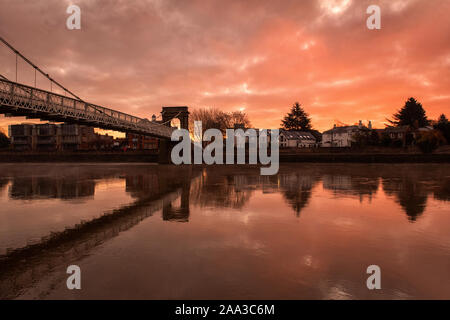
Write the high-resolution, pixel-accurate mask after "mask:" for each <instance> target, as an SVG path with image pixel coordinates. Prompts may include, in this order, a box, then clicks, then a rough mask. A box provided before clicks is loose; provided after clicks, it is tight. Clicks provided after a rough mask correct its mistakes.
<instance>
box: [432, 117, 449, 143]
mask: <svg viewBox="0 0 450 320" xmlns="http://www.w3.org/2000/svg"><path fill="white" fill-rule="evenodd" d="M434 128H435V129H437V130H439V131H440V132H441V133H442V135H443V136H444V138H445V140H446V142H447V143H450V121H448V119H447V117H446V116H445V114H441V116H440V117H439V119H438V121H437V123H436V124H435V126H434Z"/></svg>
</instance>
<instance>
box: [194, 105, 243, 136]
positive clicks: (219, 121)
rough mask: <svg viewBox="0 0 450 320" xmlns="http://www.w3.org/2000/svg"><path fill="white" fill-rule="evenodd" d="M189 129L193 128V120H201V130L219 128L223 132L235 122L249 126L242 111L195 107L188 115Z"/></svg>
mask: <svg viewBox="0 0 450 320" xmlns="http://www.w3.org/2000/svg"><path fill="white" fill-rule="evenodd" d="M189 121H190V123H189V127H190V128H189V129H190V131H191V132H193V130H194V121H201V122H202V130H203V132H205V130H208V129H219V130H220V131H222V132H223V133H225V130H226V129H229V128H233V127H234V125H235V124H241V125H243V126H244V127H245V128H248V127H250V126H251V123H250V120H249V118H248V115H247V114H246V113H245V112H243V111H234V112H224V111H222V110H219V109H216V108H211V109H209V108H203V109H195V110H194V111H192V112H191V114H190V116H189Z"/></svg>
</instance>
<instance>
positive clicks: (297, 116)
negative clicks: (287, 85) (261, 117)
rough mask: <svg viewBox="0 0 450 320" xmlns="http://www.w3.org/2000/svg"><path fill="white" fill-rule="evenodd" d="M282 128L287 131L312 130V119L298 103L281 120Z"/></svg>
mask: <svg viewBox="0 0 450 320" xmlns="http://www.w3.org/2000/svg"><path fill="white" fill-rule="evenodd" d="M281 126H282V127H283V129H286V130H298V131H310V130H312V127H311V119H310V118H309V115H308V114H307V113H306V112H305V110H303V108H302V107H301V105H300V103H298V102H296V103H294V105H293V106H292V108H291V111H290V112H289V113H288V114H287V115H286V116H285V117H284V119H283V120H281Z"/></svg>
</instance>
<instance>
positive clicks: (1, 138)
mask: <svg viewBox="0 0 450 320" xmlns="http://www.w3.org/2000/svg"><path fill="white" fill-rule="evenodd" d="M8 146H9V139H8V137H7V136H6V134H5V133H4V132H3V131H1V130H0V148H6V147H8Z"/></svg>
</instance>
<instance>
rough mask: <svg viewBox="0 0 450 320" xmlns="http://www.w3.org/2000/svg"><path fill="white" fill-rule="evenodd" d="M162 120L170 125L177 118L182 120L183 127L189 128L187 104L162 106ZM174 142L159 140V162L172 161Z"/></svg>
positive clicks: (181, 125)
mask: <svg viewBox="0 0 450 320" xmlns="http://www.w3.org/2000/svg"><path fill="white" fill-rule="evenodd" d="M161 115H162V122H163V123H164V124H165V125H166V126H168V127H170V121H171V120H172V119H175V118H177V119H178V120H180V127H181V129H186V130H189V111H188V107H187V106H176V107H162V111H161ZM172 146H173V145H172V142H171V141H170V139H169V140H166V139H161V140H160V142H159V159H158V163H160V164H166V163H170V162H171V161H170V153H171V151H172Z"/></svg>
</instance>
